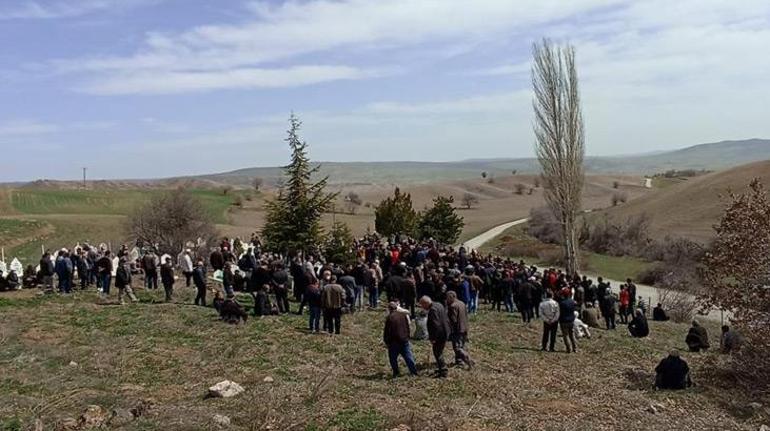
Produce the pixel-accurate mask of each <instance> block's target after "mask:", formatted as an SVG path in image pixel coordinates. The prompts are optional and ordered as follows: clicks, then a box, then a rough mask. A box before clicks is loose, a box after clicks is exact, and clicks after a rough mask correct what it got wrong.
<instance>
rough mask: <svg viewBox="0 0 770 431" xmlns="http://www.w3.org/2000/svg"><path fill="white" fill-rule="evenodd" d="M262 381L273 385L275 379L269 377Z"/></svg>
mask: <svg viewBox="0 0 770 431" xmlns="http://www.w3.org/2000/svg"><path fill="white" fill-rule="evenodd" d="M262 381H263V382H265V383H273V382H274V381H275V379H273V378H272V377H270V376H267V377H265V378H264V379H262Z"/></svg>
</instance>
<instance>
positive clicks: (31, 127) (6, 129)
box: [0, 119, 116, 138]
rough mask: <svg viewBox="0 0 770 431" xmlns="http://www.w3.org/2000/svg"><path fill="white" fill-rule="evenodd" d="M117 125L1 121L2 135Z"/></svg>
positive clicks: (23, 134) (88, 129)
mask: <svg viewBox="0 0 770 431" xmlns="http://www.w3.org/2000/svg"><path fill="white" fill-rule="evenodd" d="M115 126H116V123H113V122H106V121H92V122H83V121H80V122H74V123H68V124H66V125H62V124H57V123H47V122H42V121H37V120H26V119H25V120H13V121H8V122H5V123H0V137H5V138H8V137H11V138H18V137H28V136H39V135H50V134H54V133H59V132H64V131H86V132H87V131H98V130H107V129H111V128H113V127H115Z"/></svg>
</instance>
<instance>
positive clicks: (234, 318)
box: [219, 293, 249, 325]
mask: <svg viewBox="0 0 770 431" xmlns="http://www.w3.org/2000/svg"><path fill="white" fill-rule="evenodd" d="M219 317H220V318H221V319H222V320H224V321H225V322H227V323H230V324H232V325H237V324H238V323H240V321H241V319H242V320H243V323H246V320H248V318H249V316H248V315H247V314H246V311H245V310H244V309H243V307H242V306H241V304H239V303H238V302H237V301H236V300H235V295H234V294H232V293H229V294H228V295H227V299H225V301H224V302H223V303H222V305H221V306H220V308H219Z"/></svg>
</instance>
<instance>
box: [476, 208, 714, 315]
mask: <svg viewBox="0 0 770 431" xmlns="http://www.w3.org/2000/svg"><path fill="white" fill-rule="evenodd" d="M528 220H529V219H526V218H523V219H518V220H513V221H509V222H507V223H503V224H501V225H498V226H495V227H493V228H492V229H489V230H487V231H485V232H483V233H481V234H480V235H477V236H475V237H473V238H471V239H469V240H467V241H465V242H464V243H463V244H462V245H463V246H464V247H465V248H466V249H467V250H469V251H470V250H478V249H479V248H480V247H481V246H482V245H484V244H486V243H487V242H489V241H491V240H493V239H495V238H496V237H498V236H499V235H500V234H502V233H503V232H505V231H506V230H508V229H509V228H511V227H513V226H517V225H520V224H524V223H526V222H527V221H528ZM585 275H587V276H589V277H591V278H593V279H596V278H597V275H596V274H590V273H586V274H585ZM604 281H606V282H608V283H610V285H611V286H612V287H614V288H615V292H617V290H618V288H619V286H620V285H621V284H623V283H625V282H624V281H619V280H611V279H608V278H604ZM661 291H665V289H661V288H658V287H654V286H648V285H644V284H638V283H636V295H637V296H641V297H642V298H643V299H644V300H645V302H651V304H648V306H652V305H655V304H657V303H658V300H659V293H660V292H661ZM701 317H705V318H706V319H709V320H712V321H716V322H721V321H722V313H721V312H720V310H717V309H712V310H711V311H709V313H708V314H707V315H705V316H701ZM724 318H725V319H727V314H725V316H724Z"/></svg>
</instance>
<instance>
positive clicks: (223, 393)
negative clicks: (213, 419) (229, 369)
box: [208, 380, 244, 398]
mask: <svg viewBox="0 0 770 431" xmlns="http://www.w3.org/2000/svg"><path fill="white" fill-rule="evenodd" d="M243 391H244V389H243V387H242V386H241V385H239V384H238V383H235V382H231V381H230V380H224V381H222V382H219V383H217V384H216V385H214V386H212V387H210V388H209V393H208V396H209V397H213V398H230V397H234V396H236V395H238V394H240V393H241V392H243Z"/></svg>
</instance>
